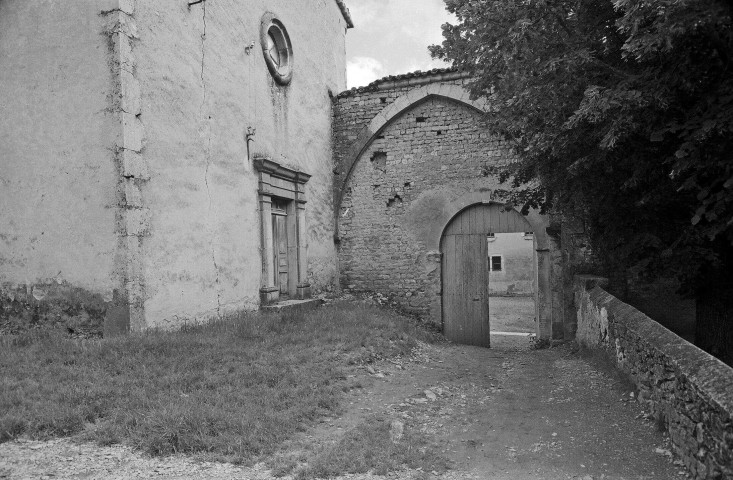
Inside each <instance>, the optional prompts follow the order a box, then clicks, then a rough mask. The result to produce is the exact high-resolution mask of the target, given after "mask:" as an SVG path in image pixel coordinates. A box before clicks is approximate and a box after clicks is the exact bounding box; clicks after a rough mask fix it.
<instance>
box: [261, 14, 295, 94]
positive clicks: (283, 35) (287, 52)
mask: <svg viewBox="0 0 733 480" xmlns="http://www.w3.org/2000/svg"><path fill="white" fill-rule="evenodd" d="M260 44H261V45H262V52H263V53H264V55H265V63H266V64H267V69H268V70H269V71H270V74H271V75H272V78H274V79H275V81H276V82H277V83H279V84H280V85H287V84H288V83H290V79H291V78H292V77H293V47H292V45H291V44H290V37H289V36H288V32H287V31H286V30H285V27H284V26H283V24H282V23H281V22H280V20H278V19H277V18H275V16H274V15H273V14H271V13H266V14H265V16H264V17H262V25H261V27H260Z"/></svg>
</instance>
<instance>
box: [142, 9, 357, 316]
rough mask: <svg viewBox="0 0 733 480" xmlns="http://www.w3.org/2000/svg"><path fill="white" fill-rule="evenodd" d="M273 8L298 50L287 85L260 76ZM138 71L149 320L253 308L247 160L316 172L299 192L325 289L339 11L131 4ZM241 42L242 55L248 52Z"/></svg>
mask: <svg viewBox="0 0 733 480" xmlns="http://www.w3.org/2000/svg"><path fill="white" fill-rule="evenodd" d="M266 12H272V13H274V14H275V15H277V17H278V18H279V19H280V20H281V21H282V23H283V24H284V25H285V28H286V29H287V31H288V33H289V35H290V38H291V41H292V44H293V51H294V67H293V78H292V81H291V83H290V84H289V85H287V86H285V87H283V86H279V85H277V84H276V83H275V81H274V80H273V79H272V77H271V76H270V73H269V71H268V69H267V67H266V64H265V61H264V59H263V52H262V48H261V45H260V19H261V18H262V16H263V15H264V14H265V13H266ZM135 21H136V23H137V29H138V35H139V39H138V40H137V41H136V42H135V47H134V52H135V57H136V62H137V66H136V76H137V80H138V81H139V84H140V91H141V95H142V101H141V105H142V107H141V115H140V119H141V121H142V123H143V125H144V129H145V139H146V140H145V146H144V150H143V154H142V156H143V158H144V160H145V162H146V163H147V166H148V169H149V171H150V181H148V182H146V183H145V185H144V186H142V187H141V192H142V197H143V202H144V204H145V207H146V208H147V209H149V216H150V227H149V233H148V235H147V236H146V237H145V239H144V240H143V245H144V246H143V250H144V253H145V255H144V259H145V260H144V263H143V264H142V265H141V269H142V270H143V272H144V273H143V276H144V291H145V305H144V308H145V317H146V318H147V324H148V326H167V325H173V324H176V323H180V322H182V321H183V319H187V320H186V321H195V320H196V319H203V318H207V317H211V316H216V315H220V314H225V313H227V312H230V311H234V310H238V309H242V308H255V307H256V306H258V304H259V297H258V292H259V287H260V272H261V265H262V263H261V262H262V259H261V254H260V247H261V245H260V242H261V237H260V221H259V213H258V208H259V205H258V197H257V189H258V180H257V178H258V177H257V172H256V171H255V170H254V168H253V165H252V163H251V161H250V160H248V151H247V138H246V135H247V129H248V127H251V128H253V129H256V132H255V135H254V137H252V138H253V140H254V141H253V142H252V143H250V149H251V152H250V153H251V155H252V156H254V155H255V154H257V155H265V156H267V157H269V158H271V159H272V160H274V161H276V162H278V163H280V164H283V165H285V166H288V167H290V168H293V169H297V170H300V171H304V172H306V173H308V174H310V175H312V178H311V180H310V181H309V183H308V184H307V186H306V191H307V196H308V203H307V207H306V219H307V225H308V231H307V244H308V257H309V271H310V273H311V276H310V280H311V282H312V283H313V285H314V288H315V290H316V291H317V290H318V289H319V288H325V287H326V286H328V285H330V284H333V283H335V281H336V275H337V273H336V272H337V265H336V259H335V258H336V257H335V247H334V245H333V216H332V213H331V212H332V208H333V204H332V197H331V183H332V175H333V174H332V166H331V165H332V164H331V158H332V150H331V138H330V132H331V125H330V121H331V118H330V105H331V103H330V96H329V95H330V94H331V93H333V94H335V92H338V91H340V90H342V89H343V88H344V87H345V67H344V65H345V51H344V49H345V47H344V42H345V37H344V35H345V30H346V24H345V20H344V18H343V16H342V14H341V12H340V11H339V7H338V5H337V3H336V2H333V1H322V0H308V1H306V2H298V5H297V6H295V5H294V4H293V2H290V1H286V0H274V1H273V0H269V1H266V0H256V1H251V2H246V5H245V4H244V3H242V2H240V1H236V0H217V1H213V2H212V1H208V2H203V3H200V4H196V5H192V6H191V7H190V8H189V7H188V5H187V3H186V2H182V3H177V4H176V5H172V6H166V7H165V8H163V6H162V5H161V4H160V3H158V2H152V1H138V2H137V8H136V13H135ZM250 47H251V48H250Z"/></svg>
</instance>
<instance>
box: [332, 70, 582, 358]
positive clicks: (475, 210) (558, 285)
mask: <svg viewBox="0 0 733 480" xmlns="http://www.w3.org/2000/svg"><path fill="white" fill-rule="evenodd" d="M465 81H467V79H466V77H465V75H463V74H462V73H461V72H456V71H454V70H447V71H446V70H444V71H439V72H427V73H425V74H411V75H410V76H407V77H396V78H395V77H393V78H391V79H386V80H383V81H378V82H376V83H375V84H372V85H370V86H369V87H365V88H363V89H355V90H351V91H348V92H344V93H343V94H341V95H339V96H338V97H337V98H336V99H335V100H334V118H335V123H334V140H335V142H334V151H335V153H336V157H335V163H336V165H335V167H336V168H335V173H336V175H335V179H334V198H335V200H336V209H335V210H336V215H337V217H336V224H337V236H336V241H337V245H338V249H339V272H340V283H341V286H342V288H344V289H345V290H347V291H353V292H378V293H381V294H382V295H385V296H386V297H388V298H389V301H390V303H391V304H393V305H395V306H397V307H399V308H400V309H403V310H406V311H409V312H412V313H414V314H416V315H418V316H420V317H421V318H423V319H425V320H428V321H430V322H431V323H434V324H435V325H436V326H440V327H444V328H445V332H446V334H447V335H448V337H449V338H452V339H453V340H455V341H460V342H465V343H476V344H479V345H485V346H488V345H489V340H488V338H487V332H488V325H482V324H481V321H480V320H477V319H482V318H484V317H486V315H487V311H486V308H487V307H486V306H485V305H484V304H483V303H482V302H483V300H482V296H484V295H486V294H487V292H486V289H485V288H484V287H485V276H486V275H487V272H486V271H485V270H483V267H484V265H485V263H486V261H487V258H486V255H485V248H486V247H485V245H484V244H485V242H486V234H487V233H489V232H490V231H491V232H494V233H500V232H509V231H532V232H534V233H535V234H534V239H533V242H534V252H535V253H534V265H535V268H534V274H535V279H534V285H535V287H536V288H535V309H536V312H535V313H536V315H535V317H536V318H537V333H538V336H539V337H540V338H563V336H564V335H565V332H567V331H571V330H572V326H570V327H567V326H566V325H565V324H564V323H565V320H564V311H565V309H564V303H565V301H566V299H565V298H564V292H563V290H562V282H561V281H560V280H559V279H560V277H561V272H560V270H559V265H560V262H559V258H560V256H561V252H560V248H559V244H558V242H556V241H554V240H553V239H551V238H550V237H549V236H548V235H547V233H546V228H547V227H548V219H547V218H546V217H545V216H543V215H539V213H538V212H536V211H530V212H529V215H527V216H523V215H521V214H520V213H519V212H517V211H516V210H513V209H511V208H510V209H509V210H506V209H505V208H504V206H505V205H506V202H507V200H508V197H509V193H510V192H508V191H507V189H508V188H510V187H509V186H508V185H506V184H502V183H501V182H500V181H499V179H498V177H497V176H496V175H494V174H493V173H492V172H493V171H494V170H495V167H500V166H502V165H506V164H508V163H509V162H511V161H512V160H513V154H512V149H511V145H510V143H509V142H508V141H507V140H505V139H503V138H501V137H499V136H497V135H493V134H492V133H491V132H490V131H489V130H488V128H487V126H486V121H485V116H484V112H485V111H486V110H487V109H488V108H489V107H488V106H487V105H486V104H485V103H480V102H477V101H474V100H471V99H470V97H469V95H468V93H467V92H466V90H465V89H464V87H463V84H464V82H465ZM475 298H478V299H479V300H474V299H475ZM482 332H483V333H482Z"/></svg>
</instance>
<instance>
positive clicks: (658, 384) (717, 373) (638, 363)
mask: <svg viewBox="0 0 733 480" xmlns="http://www.w3.org/2000/svg"><path fill="white" fill-rule="evenodd" d="M604 281H605V279H604V278H602V277H593V276H575V278H574V284H575V301H576V305H575V307H576V310H577V313H578V325H579V326H580V325H581V324H583V325H586V326H587V332H586V335H587V338H583V339H581V338H579V339H578V340H579V342H581V343H584V344H587V346H589V347H591V348H602V349H604V350H606V351H608V352H609V353H611V352H614V353H615V360H616V364H617V366H618V367H619V368H621V369H623V370H625V371H628V372H629V373H631V375H632V378H633V379H634V381H635V383H636V384H637V386H638V388H639V390H640V391H639V399H640V400H641V399H642V396H643V397H645V400H646V401H648V402H649V404H650V407H651V410H652V412H653V413H654V414H655V416H659V417H658V418H659V419H662V421H663V422H664V425H665V428H666V429H667V430H668V431H669V434H670V438H671V440H672V443H673V445H674V447H675V449H676V450H677V452H678V453H679V454H680V456H681V458H682V460H683V461H684V463H685V465H686V466H687V467H688V468H689V469H690V472H691V473H692V474H693V477H694V478H697V479H707V478H733V476H732V475H733V455H732V454H731V449H732V446H733V368H731V367H730V366H728V365H726V364H725V363H724V362H722V361H721V360H719V359H717V358H715V357H713V356H712V355H710V354H708V353H707V352H704V351H703V350H701V349H700V348H698V347H696V346H695V345H693V344H691V343H689V342H688V341H686V340H684V339H682V338H681V337H679V336H677V335H675V334H674V333H673V332H671V331H670V330H668V329H667V328H665V327H664V326H662V325H660V324H659V323H657V322H656V321H654V320H653V319H651V318H649V317H648V316H647V315H645V314H644V313H642V312H640V311H639V310H637V309H636V308H634V307H632V306H631V305H628V304H626V303H624V302H622V301H621V300H619V299H618V298H616V297H615V296H613V295H612V294H610V293H608V292H607V291H605V290H604V289H603V288H602V287H601V286H600V285H599V284H602V283H603V282H604ZM579 331H580V328H579ZM594 332H595V333H594ZM596 339H597V340H596Z"/></svg>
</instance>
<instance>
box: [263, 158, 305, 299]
mask: <svg viewBox="0 0 733 480" xmlns="http://www.w3.org/2000/svg"><path fill="white" fill-rule="evenodd" d="M254 167H255V170H257V172H258V174H259V187H258V195H259V203H260V235H261V244H260V245H261V252H262V275H261V280H260V303H261V304H263V305H266V304H270V303H274V302H276V301H277V300H278V299H279V298H280V289H279V288H278V287H277V286H276V284H277V282H276V281H275V275H277V272H276V271H275V267H274V264H273V261H272V259H273V256H274V243H273V241H274V239H273V230H272V198H273V197H276V198H280V199H284V200H289V201H288V202H287V207H286V211H287V217H286V218H287V220H286V229H287V235H288V245H289V248H288V263H289V265H290V276H289V279H288V295H289V296H290V298H297V299H304V298H308V297H310V293H311V292H310V284H309V283H308V281H307V278H308V256H307V245H306V232H307V230H306V223H305V204H306V197H305V184H306V183H307V182H308V180H309V179H310V178H311V176H310V175H309V174H307V173H304V172H301V171H297V170H292V169H290V168H288V167H285V166H283V165H281V164H279V163H277V162H275V161H273V160H272V159H270V158H267V157H262V156H260V157H255V158H254Z"/></svg>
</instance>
